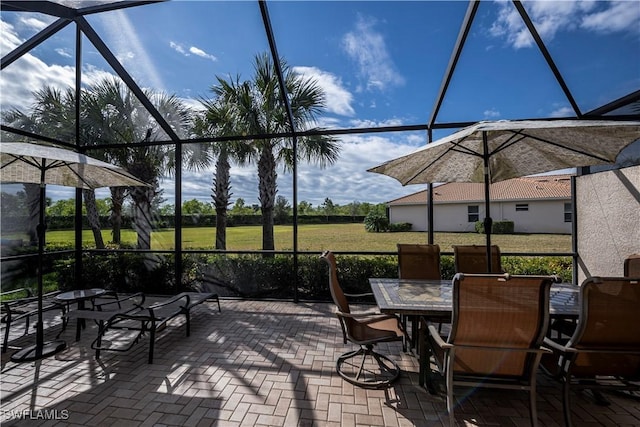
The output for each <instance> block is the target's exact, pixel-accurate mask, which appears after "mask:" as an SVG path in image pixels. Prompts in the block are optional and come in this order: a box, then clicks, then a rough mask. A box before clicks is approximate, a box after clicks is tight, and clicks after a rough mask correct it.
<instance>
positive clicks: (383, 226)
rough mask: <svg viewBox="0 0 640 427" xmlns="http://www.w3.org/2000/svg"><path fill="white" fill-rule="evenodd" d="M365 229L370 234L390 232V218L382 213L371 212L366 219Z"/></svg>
mask: <svg viewBox="0 0 640 427" xmlns="http://www.w3.org/2000/svg"><path fill="white" fill-rule="evenodd" d="M364 229H365V230H367V231H368V232H370V233H381V232H383V231H387V230H389V218H387V216H386V215H383V214H381V213H378V212H375V211H371V212H369V213H368V214H367V216H365V217H364Z"/></svg>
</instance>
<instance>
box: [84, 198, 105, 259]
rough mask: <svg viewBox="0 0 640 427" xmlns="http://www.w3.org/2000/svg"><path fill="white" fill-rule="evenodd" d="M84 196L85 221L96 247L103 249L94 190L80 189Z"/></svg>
mask: <svg viewBox="0 0 640 427" xmlns="http://www.w3.org/2000/svg"><path fill="white" fill-rule="evenodd" d="M82 195H83V196H84V205H85V207H86V209H87V221H88V222H89V227H91V231H92V232H93V238H94V240H95V242H96V248H97V249H104V241H103V240H102V230H100V216H99V215H98V205H97V204H96V192H95V190H90V189H85V190H82Z"/></svg>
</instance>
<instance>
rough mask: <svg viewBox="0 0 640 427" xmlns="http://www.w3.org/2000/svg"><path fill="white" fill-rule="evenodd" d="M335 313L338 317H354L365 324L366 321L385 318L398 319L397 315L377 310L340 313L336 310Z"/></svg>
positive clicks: (373, 321) (372, 321)
mask: <svg viewBox="0 0 640 427" xmlns="http://www.w3.org/2000/svg"><path fill="white" fill-rule="evenodd" d="M336 315H337V316H338V317H343V318H349V319H355V320H357V321H358V322H359V323H362V324H365V325H366V324H368V323H375V322H380V321H381V320H387V319H396V320H398V321H399V319H398V317H397V316H395V315H393V314H384V313H380V312H379V311H367V312H363V313H342V312H340V311H336Z"/></svg>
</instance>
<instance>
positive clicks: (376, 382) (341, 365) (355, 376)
mask: <svg viewBox="0 0 640 427" xmlns="http://www.w3.org/2000/svg"><path fill="white" fill-rule="evenodd" d="M357 357H362V360H360V361H358V360H352V359H354V358H357ZM374 361H375V364H373V362H374ZM372 364H373V365H374V366H371V365H372ZM345 368H348V369H345ZM336 371H337V372H338V374H339V375H340V376H341V377H342V378H343V379H345V380H346V381H347V382H349V383H351V384H354V385H357V386H360V387H364V388H384V387H388V386H389V384H391V383H392V382H393V381H395V380H396V379H397V378H398V377H399V376H400V368H399V367H398V365H397V364H396V363H395V362H394V361H393V360H391V359H390V358H388V357H387V356H385V355H382V354H379V353H376V352H375V351H373V346H372V345H370V344H369V345H366V346H362V347H360V348H359V349H358V350H354V351H350V352H347V353H345V354H343V355H342V356H340V357H338V360H337V362H336ZM353 371H356V372H355V373H352V372H353Z"/></svg>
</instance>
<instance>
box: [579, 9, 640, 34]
mask: <svg viewBox="0 0 640 427" xmlns="http://www.w3.org/2000/svg"><path fill="white" fill-rule="evenodd" d="M580 27H582V28H584V29H586V30H592V31H595V32H600V33H612V32H617V31H622V32H624V31H632V32H635V33H638V32H639V31H640V5H638V2H637V1H616V2H612V3H611V5H610V7H609V8H608V9H606V10H602V11H599V12H594V13H592V14H587V15H585V16H584V17H583V18H582V22H581V23H580Z"/></svg>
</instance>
